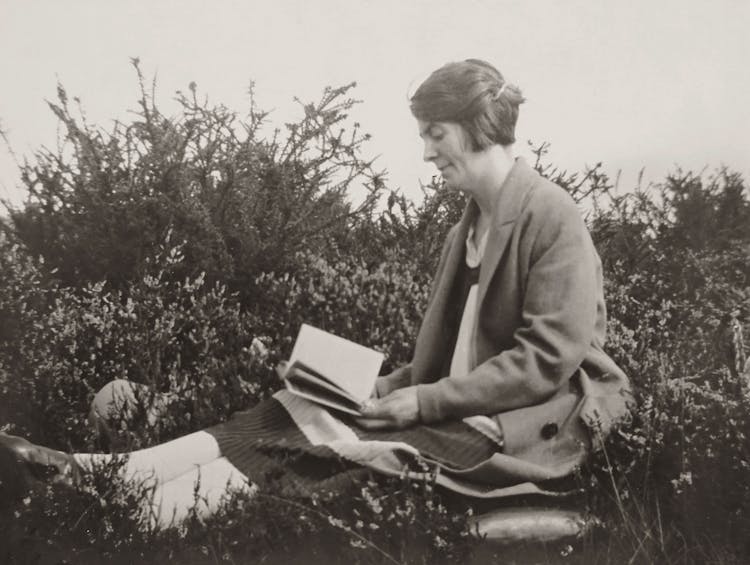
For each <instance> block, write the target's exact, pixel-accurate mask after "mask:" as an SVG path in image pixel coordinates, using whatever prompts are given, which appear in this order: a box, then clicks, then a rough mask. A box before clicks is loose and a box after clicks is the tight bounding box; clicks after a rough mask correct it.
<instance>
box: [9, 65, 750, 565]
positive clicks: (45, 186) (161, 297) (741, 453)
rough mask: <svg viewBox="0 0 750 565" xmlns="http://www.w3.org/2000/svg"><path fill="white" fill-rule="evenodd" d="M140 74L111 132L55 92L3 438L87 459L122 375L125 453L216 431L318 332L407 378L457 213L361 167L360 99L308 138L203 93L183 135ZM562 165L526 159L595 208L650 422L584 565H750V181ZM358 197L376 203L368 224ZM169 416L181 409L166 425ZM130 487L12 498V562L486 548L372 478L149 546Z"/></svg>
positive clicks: (186, 106)
mask: <svg viewBox="0 0 750 565" xmlns="http://www.w3.org/2000/svg"><path fill="white" fill-rule="evenodd" d="M135 66H136V69H138V65H137V61H136V62H135ZM137 76H138V78H139V81H140V99H139V109H138V111H137V112H136V113H135V117H134V118H133V119H132V121H131V122H130V123H117V124H116V125H115V127H114V129H113V130H112V131H111V132H105V131H103V130H101V129H100V128H97V127H95V126H93V125H91V124H89V123H87V122H86V120H85V114H84V113H83V112H82V111H79V112H77V113H76V115H75V116H74V112H73V111H72V110H71V107H70V106H71V105H70V102H69V100H68V96H67V94H66V92H65V91H64V89H63V88H62V87H60V89H59V91H58V100H57V102H56V103H54V104H51V108H52V110H53V112H54V113H55V115H56V117H57V119H58V120H59V121H60V124H61V126H62V128H61V131H62V132H63V134H62V142H63V143H62V149H61V151H60V152H56V153H53V152H50V151H47V150H42V151H40V152H39V153H37V155H36V156H35V157H34V159H33V160H32V161H30V162H29V163H28V164H27V165H25V166H24V167H23V169H22V171H21V172H22V179H23V182H24V183H25V185H26V186H27V187H28V189H29V194H30V196H29V199H28V201H27V203H26V204H25V206H24V207H22V208H21V209H18V210H12V211H11V214H10V218H9V220H8V221H7V222H5V223H4V224H2V226H1V227H2V235H1V236H0V316H1V318H0V319H2V323H1V324H0V337H1V338H2V339H0V408H2V414H3V416H5V417H4V418H3V419H2V420H0V427H5V428H7V429H12V430H16V431H18V432H21V433H23V434H25V435H28V436H29V437H31V438H32V439H36V440H37V441H41V442H43V443H46V444H49V445H51V446H55V447H58V448H63V449H76V450H84V449H86V450H87V449H93V448H95V447H97V446H96V445H95V441H94V440H95V438H94V435H93V431H91V430H90V426H89V423H88V421H87V418H88V410H89V403H90V401H91V398H92V397H93V395H94V393H95V392H96V391H97V390H98V389H99V388H100V387H101V386H103V385H104V384H105V383H107V382H109V381H111V380H112V379H128V380H129V381H132V382H134V383H139V384H142V385H145V387H144V388H142V389H139V390H143V391H145V392H144V393H143V397H142V398H139V406H138V407H136V408H137V409H136V412H135V416H134V417H133V415H132V414H131V415H130V417H128V418H123V420H122V422H120V423H121V424H122V427H121V428H118V429H117V430H115V431H116V433H117V434H118V437H119V438H121V439H122V441H123V444H121V445H120V446H119V448H123V449H131V448H134V447H138V446H143V445H148V444H150V443H153V442H157V441H163V440H165V439H168V438H171V437H174V436H176V435H180V434H184V433H187V432H190V431H193V430H197V429H201V428H205V427H206V426H209V425H211V424H214V423H217V422H220V421H224V420H226V419H227V418H228V417H229V415H230V414H231V413H232V412H234V411H236V410H238V409H241V408H244V407H248V406H252V405H253V404H254V403H255V402H257V401H258V400H259V399H261V398H263V397H265V396H267V395H268V394H270V393H271V392H273V391H274V390H276V389H277V388H278V387H279V386H280V383H279V381H278V379H277V378H276V376H275V374H274V371H273V367H274V366H275V364H276V362H277V361H279V360H280V359H284V358H286V357H288V355H289V353H290V351H291V347H292V344H293V342H294V339H295V337H296V335H297V331H298V329H299V326H300V324H301V323H302V322H307V323H311V324H315V325H317V326H319V327H322V328H325V329H327V330H329V331H331V332H333V333H336V334H339V335H342V336H344V337H347V338H349V339H352V340H354V341H357V342H360V343H363V344H366V345H369V346H370V347H373V348H375V349H378V350H380V351H382V352H384V353H385V355H386V363H385V366H384V371H388V370H391V369H392V368H395V367H397V366H399V365H401V364H402V363H404V362H406V361H408V360H409V359H410V357H411V353H412V347H413V345H414V342H415V338H416V332H417V330H418V327H419V324H420V321H421V316H422V313H423V312H424V308H425V305H426V301H427V298H428V296H429V292H430V288H431V287H430V285H431V277H432V273H433V272H434V269H435V266H436V263H437V260H438V257H439V255H440V250H441V246H442V243H443V240H444V237H445V234H446V233H447V231H448V229H449V228H450V226H451V225H452V224H453V223H455V222H456V221H457V220H458V219H459V217H460V215H461V213H462V211H463V208H464V205H465V201H464V200H463V198H462V197H461V196H460V195H458V194H456V193H453V192H448V191H445V190H442V187H441V186H440V184H439V182H437V181H436V180H435V179H433V181H432V182H431V183H430V184H428V185H426V186H424V187H423V190H424V198H423V200H422V201H421V202H420V203H413V202H410V201H408V200H407V199H406V198H404V197H403V196H402V195H400V194H398V193H396V192H392V191H391V192H389V191H388V190H387V188H386V186H385V184H384V176H383V174H382V173H380V172H378V171H376V170H375V169H374V167H373V163H372V161H371V160H368V159H366V158H364V157H363V156H362V154H363V153H364V152H365V149H366V142H367V139H368V136H367V135H366V134H364V133H362V132H361V130H360V128H359V126H358V125H357V124H350V121H349V118H348V114H349V113H350V111H351V109H352V108H353V106H354V104H355V103H356V102H355V101H354V100H352V99H351V98H349V96H350V92H351V89H352V85H348V86H345V87H342V88H333V89H326V90H325V91H324V93H323V96H322V99H321V101H320V102H318V103H314V104H301V105H300V112H301V114H302V116H301V118H300V119H299V120H298V121H296V122H294V123H290V124H287V125H286V126H285V128H284V129H283V130H282V131H271V132H268V131H267V129H268V127H267V114H266V113H265V112H263V111H262V110H260V109H258V108H257V107H256V106H255V105H254V103H253V102H252V93H251V107H250V110H249V112H248V114H247V115H246V116H243V117H241V116H240V115H239V114H237V113H236V112H233V111H230V110H228V109H227V108H225V107H223V106H221V105H209V104H208V103H207V102H206V101H202V100H200V99H199V97H198V94H197V90H196V88H195V87H194V85H191V87H190V89H189V92H188V93H187V94H182V93H181V94H178V97H177V101H178V103H179V106H180V112H179V113H178V115H177V116H176V117H169V118H168V117H166V116H165V115H163V114H162V113H161V112H160V111H159V109H158V107H157V105H156V102H155V98H154V93H153V92H151V93H148V92H147V90H146V88H145V87H144V84H143V77H142V76H141V73H140V71H137ZM548 149H549V148H548V146H547V145H546V144H542V145H541V146H538V147H536V148H535V149H534V151H535V153H536V162H535V163H534V165H535V167H536V168H537V170H538V171H539V172H540V173H542V174H543V175H545V176H547V177H549V178H551V179H552V180H554V181H555V182H557V183H558V184H560V185H561V186H563V187H564V188H565V189H566V190H568V192H569V193H570V194H571V195H572V196H573V198H574V199H575V200H576V201H577V202H579V204H580V206H581V210H582V211H583V212H584V215H585V217H586V220H587V223H588V225H589V228H590V231H591V233H592V236H593V239H594V242H595V244H596V246H597V248H598V250H599V254H600V256H601V258H602V264H603V269H604V277H605V293H606V298H607V306H608V314H609V327H608V330H609V331H608V341H607V344H606V349H607V351H608V352H609V353H610V354H611V355H612V356H613V358H614V359H615V360H616V361H617V363H618V364H619V365H620V366H621V367H622V368H623V369H624V370H625V371H626V373H627V374H628V375H629V376H630V377H631V379H632V381H633V386H634V395H635V399H636V402H637V409H636V410H635V411H634V413H633V417H632V419H631V420H630V421H628V422H625V423H623V425H622V426H621V427H620V428H619V429H618V430H616V431H615V433H613V434H612V435H611V436H610V438H609V439H608V440H607V443H606V449H605V450H603V451H601V452H599V453H597V454H596V455H595V456H594V457H592V459H591V461H590V462H589V463H588V464H587V465H586V466H585V468H583V469H581V470H580V472H579V478H580V481H581V484H582V486H583V487H584V490H585V493H586V496H585V501H586V504H587V505H588V507H589V509H590V510H591V511H592V512H594V513H595V514H596V515H598V516H599V517H601V518H602V519H603V520H604V522H605V523H606V525H607V526H608V528H609V530H611V532H612V534H611V535H609V536H603V537H602V538H600V537H595V538H593V539H591V540H587V542H586V543H585V544H584V546H583V551H579V552H576V551H574V552H573V554H572V555H569V556H568V559H569V560H571V561H575V560H576V559H577V558H578V559H579V561H580V562H581V563H588V562H603V563H607V562H609V563H619V562H628V561H629V562H664V563H704V562H710V561H719V562H725V563H742V562H746V561H747V560H748V559H750V547H749V546H748V545H747V541H746V539H745V538H746V535H745V532H747V531H748V529H749V528H750V490H749V489H748V485H750V440H748V437H749V434H750V421H749V420H748V415H749V414H750V405H749V403H750V367H748V365H747V354H748V351H747V340H746V339H745V337H743V336H746V335H750V334H748V331H750V327H748V320H750V200H749V199H748V194H747V188H746V185H745V181H744V180H743V179H742V178H741V177H740V176H739V175H737V174H735V173H732V172H731V171H727V170H719V171H718V172H717V173H715V174H713V175H708V174H701V175H695V174H692V173H689V172H683V171H677V172H676V173H675V174H673V175H670V176H669V177H667V178H666V179H665V181H664V182H663V183H660V184H656V185H652V186H649V187H647V188H638V189H637V190H635V191H633V192H627V193H620V192H619V191H618V190H617V188H616V187H615V186H613V184H612V182H611V181H610V179H609V178H608V177H607V175H606V174H604V172H603V171H602V167H601V166H600V165H596V166H595V167H593V168H591V169H589V170H586V171H584V172H581V173H579V172H568V171H563V170H560V169H558V168H556V167H555V166H554V165H552V164H550V163H549V159H548ZM354 187H364V188H365V190H364V192H365V197H364V199H363V200H362V202H361V203H360V204H358V205H354V204H353V203H352V202H351V201H350V199H349V194H350V192H351V191H352V189H353V188H354ZM381 196H382V197H383V199H382V201H381V202H380V205H381V207H380V208H378V207H377V203H378V199H379V197H381ZM156 399H162V400H160V401H159V402H163V399H167V401H166V402H165V403H163V404H161V405H160V414H159V417H158V418H153V417H150V414H151V412H150V410H151V409H152V408H153V406H154V402H155V400H156ZM6 415H7V416H6ZM99 447H101V446H99ZM110 447H112V446H110ZM279 472H283V469H282V470H280V471H279ZM108 473H109V475H108ZM112 473H114V474H116V469H103V470H102V471H101V473H100V474H98V475H97V476H96V477H93V478H91V479H89V482H90V483H91V484H88V485H87V486H86V489H84V492H83V493H78V495H76V496H71V494H70V492H68V491H63V490H60V489H52V490H50V493H49V496H41V497H37V496H32V497H31V498H29V499H27V503H24V502H23V501H21V502H19V503H18V504H17V505H16V506H12V507H11V506H9V504H10V503H9V502H8V503H7V504H5V507H4V508H2V509H0V513H2V519H3V522H2V524H3V525H5V524H8V526H7V528H6V530H7V531H8V532H9V536H10V538H9V539H10V541H9V542H8V548H9V549H8V550H6V554H5V555H3V554H2V553H0V559H2V558H5V560H7V561H11V562H12V561H13V560H15V561H16V562H23V561H25V560H28V558H32V557H33V556H34V555H36V556H37V557H38V556H39V554H38V553H34V552H35V551H37V550H36V549H33V548H34V547H36V546H37V545H38V544H35V542H34V536H35V535H37V534H35V532H39V535H42V536H45V537H48V538H49V539H51V540H53V544H55V545H54V548H55V549H54V550H53V551H52V554H53V555H55V556H56V557H58V558H59V557H60V556H62V558H69V559H71V560H81V559H85V556H86V554H87V552H93V553H96V554H99V553H107V555H108V556H109V557H113V558H114V557H115V556H119V557H121V558H122V559H123V560H124V559H130V558H131V557H133V556H137V557H138V558H139V559H142V558H143V557H145V556H147V557H148V558H150V559H152V560H157V559H161V558H169V557H172V558H184V559H190V560H191V561H197V562H202V561H206V562H211V563H214V562H216V561H217V560H227V561H231V560H233V559H238V560H242V559H245V560H247V559H254V560H257V559H261V558H267V559H270V560H272V561H273V560H274V559H275V560H279V561H285V560H289V559H292V560H295V559H296V560H302V559H303V558H305V557H309V556H314V557H316V558H318V557H319V558H320V560H326V561H331V562H341V563H344V562H346V563H349V562H364V563H367V562H377V563H380V562H387V561H395V562H417V563H419V562H424V563H427V562H430V563H431V562H436V561H441V560H443V561H446V562H453V561H465V560H467V559H468V558H469V557H470V556H471V555H472V552H473V550H474V548H475V547H476V544H477V540H476V539H474V538H472V536H471V535H470V532H469V529H468V527H467V525H466V524H467V521H466V519H467V516H466V514H465V513H464V510H465V508H463V507H462V508H458V507H452V506H451V507H449V506H446V504H445V503H444V502H443V501H441V499H440V496H439V493H438V492H436V491H434V490H433V485H432V484H431V483H430V482H429V481H427V482H425V483H424V484H412V483H403V482H401V481H398V480H395V479H383V478H375V479H373V480H364V481H363V482H361V483H354V484H353V487H352V488H353V490H352V492H351V493H347V495H346V496H338V497H336V496H331V495H330V494H327V493H326V492H320V493H317V494H315V495H313V496H312V497H310V496H306V497H301V496H299V497H298V496H293V495H291V494H289V493H287V492H281V491H279V490H275V488H274V486H273V483H272V482H271V483H269V484H268V485H266V486H265V488H264V489H263V490H262V495H261V496H256V497H254V498H253V499H252V500H247V499H245V498H243V495H240V494H235V495H234V496H230V497H228V498H227V500H226V504H225V507H224V508H223V509H222V510H221V511H220V512H219V513H218V514H217V515H216V516H214V517H212V518H211V519H209V520H208V521H206V520H199V519H198V518H197V515H196V516H193V517H192V518H191V519H190V520H188V521H187V522H186V523H185V524H182V525H181V526H180V528H174V529H170V530H166V531H156V530H154V529H153V528H152V529H149V528H148V527H144V523H147V519H146V518H144V515H143V513H142V511H143V508H145V507H147V502H148V496H149V493H148V492H146V491H145V490H144V489H142V488H141V490H138V489H137V488H136V489H130V488H129V487H128V485H124V484H119V483H118V482H117V480H116V479H115V478H112V477H113V475H112ZM108 476H109V477H110V478H111V480H108V479H106V477H108ZM107 485H109V486H107ZM35 488H41V487H39V486H37V487H35ZM45 488H46V487H45ZM45 493H46V491H45ZM37 498H39V500H42V501H43V502H37ZM4 500H5V499H4ZM102 501H104V502H102ZM144 505H146V506H144ZM65 532H68V533H65ZM311 540H312V541H311ZM298 542H299V543H298ZM294 544H296V545H298V546H300V547H305V549H306V550H307V551H306V552H305V554H304V555H303V554H301V553H299V554H298V553H295V552H294V551H292V550H290V549H287V548H290V547H293V546H294ZM285 547H286V548H285ZM30 548H31V549H30ZM343 548H345V549H343ZM578 549H579V550H580V549H581V548H578ZM567 553H569V552H567ZM578 553H580V555H579V554H578ZM32 554H33V555H32ZM558 555H559V554H558ZM66 556H67V557H66ZM34 558H36V557H34Z"/></svg>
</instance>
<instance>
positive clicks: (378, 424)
mask: <svg viewBox="0 0 750 565" xmlns="http://www.w3.org/2000/svg"><path fill="white" fill-rule="evenodd" d="M355 421H356V422H357V424H358V425H359V426H361V427H363V428H365V429H366V430H385V429H388V428H392V427H393V422H392V421H390V420H386V419H383V418H379V419H372V418H355Z"/></svg>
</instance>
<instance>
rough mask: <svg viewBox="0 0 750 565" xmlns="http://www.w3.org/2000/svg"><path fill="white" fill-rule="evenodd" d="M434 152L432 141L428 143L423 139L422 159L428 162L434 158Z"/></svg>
mask: <svg viewBox="0 0 750 565" xmlns="http://www.w3.org/2000/svg"><path fill="white" fill-rule="evenodd" d="M435 154H436V153H435V148H434V147H433V145H432V143H430V142H429V141H425V144H424V152H423V153H422V159H424V160H425V161H426V162H428V163H429V162H430V161H432V160H433V159H434V158H435Z"/></svg>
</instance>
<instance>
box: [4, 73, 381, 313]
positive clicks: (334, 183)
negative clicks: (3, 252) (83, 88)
mask: <svg viewBox="0 0 750 565" xmlns="http://www.w3.org/2000/svg"><path fill="white" fill-rule="evenodd" d="M134 66H135V68H136V71H137V74H138V78H139V81H140V86H141V93H140V99H139V106H140V108H139V110H138V111H137V113H136V117H135V118H134V120H133V121H132V122H131V123H128V124H124V123H121V122H116V124H115V126H114V128H113V130H112V131H111V132H105V131H103V130H101V129H100V128H97V127H94V126H92V125H90V124H89V123H88V122H87V121H86V119H85V113H84V112H83V110H80V111H79V112H78V116H77V117H76V115H74V113H73V110H72V109H71V107H70V101H69V99H68V95H67V93H66V92H65V89H64V88H63V87H62V86H59V87H58V100H57V102H56V103H50V107H51V109H52V111H53V112H54V114H55V115H56V117H57V118H58V120H59V122H60V125H61V127H62V131H63V136H62V143H61V148H60V150H59V151H58V152H52V151H48V150H42V151H40V152H39V153H37V155H36V158H35V160H34V161H33V162H32V163H30V164H28V165H24V166H23V168H22V171H21V174H22V180H23V182H24V184H25V185H26V186H27V187H28V189H29V199H28V202H27V203H26V205H25V206H24V208H23V209H21V210H17V211H11V217H12V221H13V226H14V232H15V236H16V237H17V238H18V239H19V240H20V241H22V242H23V243H24V244H25V245H26V247H27V248H28V249H29V251H30V252H31V253H32V255H33V256H39V255H41V256H43V257H44V258H45V259H46V260H47V261H48V263H49V265H50V267H51V268H56V269H57V276H58V278H59V279H60V280H61V281H62V282H63V284H65V285H69V286H80V285H82V284H85V283H86V282H92V283H95V282H97V281H99V280H103V279H106V280H107V281H108V283H109V284H110V285H111V286H113V287H114V288H123V287H124V285H125V284H126V283H127V282H128V281H132V280H134V279H137V278H138V277H140V275H141V274H142V272H143V270H144V269H145V263H144V261H145V259H146V257H148V256H150V255H152V254H153V252H154V250H155V248H156V247H157V246H158V244H159V242H161V241H162V240H163V238H164V236H165V234H166V232H167V231H169V230H171V231H172V232H173V233H174V236H175V238H176V239H178V240H180V241H185V242H186V243H185V245H184V247H183V253H184V255H185V256H186V258H187V261H186V262H185V263H184V265H183V268H184V270H183V271H181V272H179V273H176V275H178V276H179V277H180V278H182V277H184V276H191V277H195V276H197V275H198V274H199V273H205V276H206V279H207V281H208V282H209V283H213V282H214V281H221V282H222V283H223V284H225V285H227V286H228V288H229V289H230V290H231V291H239V292H240V296H241V298H242V299H243V300H245V299H247V300H251V299H254V298H255V297H253V296H252V285H251V284H249V283H250V281H251V280H252V279H253V278H254V277H255V275H256V274H257V273H258V272H262V271H271V270H289V269H292V268H293V266H294V265H293V257H294V254H295V253H296V252H298V251H301V250H304V249H312V248H317V249H321V250H335V249H336V246H337V242H339V241H341V240H343V239H345V237H346V234H347V232H348V230H349V228H350V227H351V226H352V225H353V224H356V223H357V221H359V220H360V219H361V218H366V217H368V216H369V214H370V213H371V212H372V210H373V206H374V205H375V203H376V200H377V198H378V195H379V194H380V192H381V191H382V190H383V187H384V185H383V176H382V173H379V172H377V171H375V170H374V169H373V166H372V162H371V161H366V160H363V159H362V158H361V156H360V154H361V147H362V144H363V143H364V142H365V141H366V140H367V139H368V137H369V136H368V135H367V134H363V133H361V132H360V128H359V125H358V124H356V123H355V124H351V123H350V121H349V120H348V119H347V118H348V112H349V111H350V110H351V108H352V107H353V105H354V104H355V101H354V100H352V99H351V98H348V97H347V93H348V92H349V91H350V90H351V88H352V87H353V85H347V86H344V87H341V88H335V89H326V90H325V92H324V93H323V96H322V99H321V100H320V102H318V103H310V104H301V106H302V108H303V110H304V116H303V117H302V118H301V119H300V120H299V121H297V122H294V123H289V124H286V126H285V132H284V133H282V132H280V131H276V132H275V133H273V135H272V136H271V137H270V138H267V137H263V136H262V135H261V132H262V131H263V128H264V124H265V120H266V115H267V114H266V113H265V112H264V111H262V110H260V109H258V108H257V107H256V105H255V104H254V102H253V98H252V91H251V92H250V102H251V104H250V109H249V114H248V117H247V118H246V119H240V117H239V116H238V115H237V113H235V112H232V111H229V110H228V109H227V108H225V107H224V106H221V105H217V106H210V105H209V104H208V102H207V101H205V100H204V101H202V100H199V97H198V94H197V91H196V87H195V85H193V84H191V86H190V92H189V93H188V94H182V93H179V94H178V96H177V102H178V103H179V105H180V108H181V112H180V113H179V114H178V115H177V116H176V117H174V118H168V117H166V116H165V115H163V114H162V113H161V112H160V111H159V109H158V108H157V106H156V104H155V100H154V97H153V92H152V93H151V94H149V93H148V91H147V90H146V88H145V86H144V83H143V77H142V75H141V72H140V70H139V67H138V61H137V60H135V61H134ZM76 102H77V100H76ZM353 185H356V186H358V187H360V188H364V189H365V190H366V193H367V196H366V197H365V198H364V200H363V201H362V202H361V203H360V204H359V205H357V206H354V205H352V204H351V203H350V202H349V200H348V192H347V191H348V190H349V188H350V187H351V186H353Z"/></svg>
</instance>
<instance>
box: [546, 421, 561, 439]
mask: <svg viewBox="0 0 750 565" xmlns="http://www.w3.org/2000/svg"><path fill="white" fill-rule="evenodd" d="M558 431H559V428H558V427H557V424H555V423H554V422H550V423H549V424H544V425H543V426H542V437H543V438H544V439H552V438H553V437H555V436H556V435H557V432H558Z"/></svg>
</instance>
